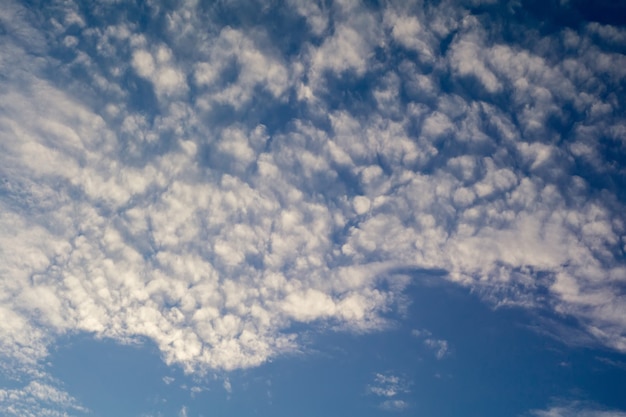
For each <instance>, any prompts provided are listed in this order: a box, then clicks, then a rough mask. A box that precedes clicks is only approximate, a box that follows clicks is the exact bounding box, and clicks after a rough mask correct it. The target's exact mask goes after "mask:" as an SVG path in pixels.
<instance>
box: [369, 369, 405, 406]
mask: <svg viewBox="0 0 626 417" xmlns="http://www.w3.org/2000/svg"><path fill="white" fill-rule="evenodd" d="M367 389H368V392H369V393H370V394H373V395H376V396H377V397H381V398H383V399H384V400H383V401H382V402H381V403H380V404H379V407H380V408H381V409H383V410H385V411H402V410H404V409H406V408H408V407H409V403H408V402H407V401H405V400H403V399H401V398H400V397H401V396H403V395H404V394H407V393H409V392H410V390H409V383H408V382H407V381H406V380H405V379H404V378H402V377H399V376H396V375H393V374H381V373H377V374H375V375H374V383H373V384H371V385H368V387H367Z"/></svg>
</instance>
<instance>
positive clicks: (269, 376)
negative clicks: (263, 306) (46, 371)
mask: <svg viewBox="0 0 626 417" xmlns="http://www.w3.org/2000/svg"><path fill="white" fill-rule="evenodd" d="M417 279H418V281H416V283H415V284H413V285H412V286H411V287H410V289H409V291H408V295H409V297H410V298H411V300H412V303H411V305H410V307H409V309H408V312H407V316H406V317H404V318H402V319H398V320H396V325H395V326H394V327H393V328H391V329H389V330H386V331H383V332H379V333H371V334H365V335H363V334H361V335H359V334H346V333H343V332H323V333H322V332H319V333H309V334H308V339H309V342H310V344H309V345H308V346H307V350H308V352H306V353H304V354H302V355H294V356H290V357H280V358H277V359H275V360H273V361H272V362H270V363H267V364H265V365H263V366H261V367H259V368H254V369H248V370H240V371H235V372H230V373H223V374H211V373H210V374H208V375H207V376H206V377H204V378H198V377H192V376H185V375H184V374H183V372H182V371H181V369H180V368H178V367H173V368H170V367H167V366H166V365H165V364H164V363H163V362H162V360H161V358H160V356H159V352H158V349H157V348H156V347H155V346H154V345H153V344H152V343H149V342H146V343H144V344H143V345H141V346H121V345H119V344H116V343H114V342H112V341H109V340H100V341H97V340H93V339H92V338H91V337H88V336H84V335H79V336H74V337H70V338H68V339H66V340H64V341H60V342H59V343H58V345H57V349H56V351H55V352H54V353H53V354H52V355H51V357H50V363H51V369H50V370H51V373H52V375H53V376H55V377H58V378H59V379H61V380H62V381H64V384H65V387H66V389H68V391H69V392H71V393H72V394H73V395H74V396H76V397H77V398H78V399H79V401H80V402H81V403H82V404H84V405H85V406H87V407H88V408H90V409H91V410H92V411H93V414H92V415H93V416H94V417H98V416H103V417H104V416H112V415H115V416H119V417H124V416H139V415H141V414H142V413H147V414H148V415H158V412H160V413H162V415H163V416H175V415H177V414H178V412H179V411H180V409H181V408H182V407H183V406H186V407H187V410H188V415H190V416H196V415H203V416H215V415H218V416H242V415H255V416H268V417H269V416H277V417H280V416H285V417H287V416H294V415H297V416H302V417H309V416H310V417H314V416H322V415H323V416H328V417H333V416H337V417H339V416H345V415H359V416H378V415H383V414H386V413H387V412H385V411H383V410H381V409H380V408H379V405H380V403H382V401H384V400H385V399H386V398H383V397H378V396H376V395H374V394H372V393H370V392H368V386H369V385H372V384H373V383H374V376H375V374H376V373H382V374H386V375H394V376H398V377H400V378H401V379H403V380H404V381H407V383H408V384H409V385H408V389H409V391H410V392H406V393H399V394H398V395H397V396H395V397H390V399H392V400H393V399H399V400H403V401H406V402H407V403H408V404H409V407H408V408H407V409H406V410H403V411H397V412H396V414H397V415H407V416H409V415H420V416H438V417H448V416H449V417H453V416H459V415H462V416H467V417H471V416H476V417H478V416H482V417H490V416H493V417H496V416H497V417H506V416H520V415H523V414H525V413H527V412H528V411H529V410H531V409H543V408H546V407H547V406H549V405H550V403H551V401H553V400H554V399H576V400H580V399H582V400H586V401H592V402H595V403H599V404H602V405H604V406H607V407H610V408H615V409H626V398H625V397H624V396H623V389H624V387H625V386H626V366H621V367H620V364H622V365H624V364H626V355H621V354H617V353H614V352H610V351H606V350H603V349H598V348H593V347H584V346H568V345H565V344H564V343H563V342H561V341H558V340H557V339H555V338H552V337H550V336H548V335H546V334H540V333H537V332H535V331H534V330H532V327H533V325H534V324H535V321H536V316H534V315H533V314H532V313H528V312H527V311H526V310H521V309H516V308H502V309H497V310H493V309H491V308H490V307H488V306H487V305H486V304H485V303H484V302H482V301H480V300H479V299H478V297H476V296H475V295H473V294H470V293H469V292H468V291H466V290H465V289H462V288H459V287H456V286H453V285H451V284H446V283H443V282H439V280H440V277H439V278H434V279H427V280H425V282H427V283H426V284H424V283H423V282H421V278H417ZM555 319H556V320H560V319H559V318H558V317H555ZM561 323H562V324H564V325H570V323H564V322H563V321H561ZM416 329H417V330H422V331H423V330H428V331H429V332H431V336H430V337H431V338H433V339H440V340H446V341H447V342H448V344H449V347H450V353H449V354H448V355H446V356H445V357H443V358H442V359H437V358H436V357H435V351H434V350H433V349H431V348H428V347H427V346H426V345H425V344H424V338H425V336H421V337H416V336H415V335H413V334H412V330H416ZM163 377H172V378H174V381H173V382H171V383H170V384H169V385H167V384H165V382H164V381H163ZM224 378H228V379H229V381H230V383H231V385H232V393H230V394H229V393H228V392H227V391H226V390H225V389H224V387H223V381H224ZM183 385H184V386H186V388H184V387H182V386H183ZM193 386H198V387H202V388H203V391H202V392H199V393H196V394H195V395H193V396H192V395H191V392H190V388H191V387H193ZM207 388H208V390H207Z"/></svg>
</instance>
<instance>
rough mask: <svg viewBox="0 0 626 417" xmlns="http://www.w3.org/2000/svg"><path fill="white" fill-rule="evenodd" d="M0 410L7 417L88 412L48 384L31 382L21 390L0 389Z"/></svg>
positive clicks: (55, 415) (52, 415)
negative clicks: (0, 409)
mask: <svg viewBox="0 0 626 417" xmlns="http://www.w3.org/2000/svg"><path fill="white" fill-rule="evenodd" d="M0 408H2V409H3V413H4V415H7V416H16V417H22V416H27V417H30V416H43V415H45V416H50V417H62V416H68V412H69V413H72V414H74V413H79V415H86V413H88V412H89V410H87V409H86V408H84V407H83V406H81V405H80V404H79V403H78V401H77V400H76V399H75V398H73V397H72V396H71V395H69V394H68V393H67V392H65V391H63V390H61V389H59V388H58V387H56V386H55V385H51V384H50V383H49V382H45V381H41V380H32V381H31V382H29V383H28V384H27V385H26V386H24V387H22V388H12V389H5V388H0Z"/></svg>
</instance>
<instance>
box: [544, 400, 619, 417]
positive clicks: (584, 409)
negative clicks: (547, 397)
mask: <svg viewBox="0 0 626 417" xmlns="http://www.w3.org/2000/svg"><path fill="white" fill-rule="evenodd" d="M531 415H533V416H536V417H565V416H573V417H624V416H626V413H624V412H622V411H619V410H609V409H603V408H600V407H597V406H594V405H593V404H587V403H582V402H576V401H575V402H571V403H564V404H561V405H555V406H552V407H550V408H547V409H545V410H534V411H532V412H531Z"/></svg>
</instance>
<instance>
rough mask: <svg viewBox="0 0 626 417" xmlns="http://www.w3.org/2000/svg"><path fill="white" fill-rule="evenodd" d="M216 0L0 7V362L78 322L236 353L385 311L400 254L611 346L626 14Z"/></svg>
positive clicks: (203, 360)
mask: <svg viewBox="0 0 626 417" xmlns="http://www.w3.org/2000/svg"><path fill="white" fill-rule="evenodd" d="M238 3H240V2H238V1H234V2H232V4H231V3H226V2H218V3H216V4H215V5H212V6H206V5H202V4H196V3H195V2H172V3H170V4H169V6H171V7H169V6H168V7H166V6H165V5H161V6H156V5H151V4H152V3H146V5H145V8H144V9H141V8H139V6H136V5H133V4H132V3H127V2H124V3H119V4H116V3H115V2H110V3H109V2H103V3H101V4H99V5H97V6H93V7H91V8H88V7H87V8H86V7H83V6H81V5H80V3H78V2H76V3H74V2H72V1H63V2H60V1H59V2H51V3H49V4H48V5H46V6H44V7H42V8H40V9H38V10H33V9H28V8H26V7H24V6H21V5H20V4H18V3H14V2H9V3H8V5H7V6H6V7H3V10H2V11H0V22H1V23H2V28H3V30H2V32H1V33H2V34H1V35H0V36H1V37H2V41H1V42H0V52H1V55H0V56H1V58H0V68H1V69H0V72H1V73H2V74H3V76H2V78H0V96H1V97H0V147H1V148H0V176H1V179H2V183H1V185H0V187H1V189H0V204H1V206H0V254H1V255H0V256H1V262H0V277H1V278H0V297H1V302H0V310H1V316H2V318H3V319H2V320H1V321H0V353H1V355H2V357H3V360H4V362H5V363H11V364H12V365H11V366H19V367H21V368H23V369H31V370H32V369H35V368H37V366H38V364H40V363H41V360H42V359H44V358H45V357H46V355H47V352H48V351H47V349H48V347H49V346H50V343H52V342H53V341H54V340H55V339H56V338H57V337H59V336H60V335H64V334H74V333H77V332H88V333H93V334H95V335H98V336H100V337H107V338H112V339H115V340H119V341H129V340H134V339H137V338H149V339H152V340H154V342H155V343H156V344H157V345H158V347H159V348H160V350H161V352H162V354H163V357H164V360H165V361H166V362H167V363H171V364H179V365H181V366H182V367H183V368H184V369H185V370H186V371H188V372H204V371H206V370H209V369H223V370H231V369H236V368H245V367H251V366H257V365H260V364H262V363H264V362H265V361H267V360H268V359H270V358H271V357H273V356H276V355H279V354H281V353H283V352H289V351H293V350H295V349H298V348H299V340H298V335H297V334H295V333H291V332H289V331H287V330H286V329H288V328H290V326H291V324H293V323H295V322H299V323H312V322H319V321H322V322H326V323H328V324H329V325H330V326H332V327H334V328H336V329H342V330H347V331H359V332H361V331H372V330H376V329H380V328H383V327H384V326H385V325H386V323H387V320H388V315H387V314H388V313H389V312H391V311H393V309H394V306H396V305H397V303H399V302H401V300H402V299H403V298H402V292H403V289H404V288H405V287H406V286H407V285H408V283H409V278H408V277H406V276H403V275H402V274H397V273H395V272H394V271H398V270H405V271H406V270H407V268H418V269H421V270H428V269H433V270H438V271H440V270H445V271H446V272H447V275H446V277H447V278H448V279H450V280H453V281H455V282H458V283H460V284H462V285H466V286H470V287H473V288H475V289H476V290H478V291H479V292H480V293H481V294H483V295H484V297H485V299H487V300H490V302H493V303H495V304H498V305H519V306H523V307H527V308H538V307H540V308H547V309H549V310H551V311H556V312H558V313H559V314H566V315H569V316H571V317H574V318H575V319H577V320H578V321H579V322H580V323H581V325H582V326H583V328H584V329H585V331H586V332H588V333H589V334H590V335H591V336H593V337H594V338H596V339H597V340H598V341H599V342H600V343H603V344H604V345H606V346H608V347H610V348H614V349H617V350H620V351H622V352H623V351H626V314H625V312H626V302H625V299H624V292H623V291H624V283H625V281H626V267H625V262H624V250H625V249H626V248H625V247H624V244H625V242H624V237H623V236H624V227H625V225H624V213H626V208H625V207H624V193H623V191H620V185H623V184H624V178H625V177H624V175H625V172H624V167H623V165H621V164H620V160H621V161H623V159H620V158H623V156H624V146H625V144H626V122H625V121H624V120H623V118H621V117H620V116H619V115H622V114H624V112H625V108H624V107H625V106H624V99H623V97H624V96H623V87H624V79H626V77H624V75H626V74H624V73H625V72H626V57H625V56H624V54H623V52H624V51H623V47H621V46H620V45H623V43H622V42H623V39H624V38H626V32H624V31H623V30H622V29H619V28H615V27H612V26H608V25H600V24H588V25H585V26H583V27H582V28H581V30H579V31H573V30H570V29H559V30H554V31H552V32H550V31H543V32H541V31H537V30H534V28H533V27H532V24H533V22H534V20H533V19H534V18H533V16H525V18H524V19H510V20H507V19H506V16H508V14H510V13H522V14H523V13H524V12H523V11H521V10H517V9H516V8H515V7H516V6H515V4H513V3H512V4H510V5H506V6H503V5H489V4H486V5H482V6H481V7H479V8H478V9H472V7H474V6H476V5H477V3H476V2H474V3H476V4H470V3H467V4H465V5H463V4H461V3H458V2H447V1H443V2H438V4H436V5H435V4H430V5H429V4H427V5H422V4H421V3H418V2H408V1H398V2H394V1H390V2H385V3H384V4H383V5H382V6H380V7H378V8H373V7H371V6H367V5H364V4H361V3H359V2H351V1H337V2H331V4H329V5H327V7H322V6H321V5H318V4H317V2H302V1H296V0H293V1H288V2H284V3H281V4H280V5H277V4H276V3H275V2H267V4H266V3H265V2H262V1H257V2H245V5H246V7H242V5H241V4H238ZM231 8H232V9H231ZM233 10H238V11H240V10H244V11H242V12H238V14H235V15H236V16H238V18H237V19H234V18H233V17H232V16H233V13H231V12H232V11H233ZM139 12H141V13H144V14H145V16H146V19H144V20H141V23H140V21H139V20H137V19H135V18H134V17H136V16H137V13H139ZM276 16H278V17H276ZM498 16H500V17H498ZM228 19H230V20H228ZM272 19H274V20H272ZM276 21H278V23H279V24H275V23H276ZM298 22H300V23H301V22H305V24H306V25H305V26H304V27H303V28H302V29H301V33H298V34H297V36H296V35H294V37H293V39H285V37H284V34H281V33H278V32H277V29H276V28H277V27H278V28H280V27H283V26H282V25H284V27H285V28H289V27H294V26H293V25H300V23H298ZM522 22H524V23H522ZM529 22H530V23H529ZM289 25H292V26H289ZM620 48H621V49H620ZM440 351H441V350H440ZM442 352H444V353H442V354H441V356H443V355H444V354H445V351H442ZM32 372H35V371H32ZM31 388H32V387H31ZM31 391H32V392H31V394H32V393H33V392H35V391H36V390H34V388H33V390H31ZM31 394H29V395H31ZM3 395H4V397H3V398H5V397H6V395H5V394H3ZM16 395H17V394H16ZM19 395H22V394H19ZM32 395H34V394H32ZM63 401H66V400H63ZM67 401H69V402H68V404H70V405H71V404H72V403H71V400H69V399H68V400H67ZM70 405H68V407H70ZM390 407H391V408H402V407H401V406H399V405H397V404H396V406H394V405H393V404H392V405H390ZM181 413H182V411H181ZM546 415H549V414H546Z"/></svg>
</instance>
